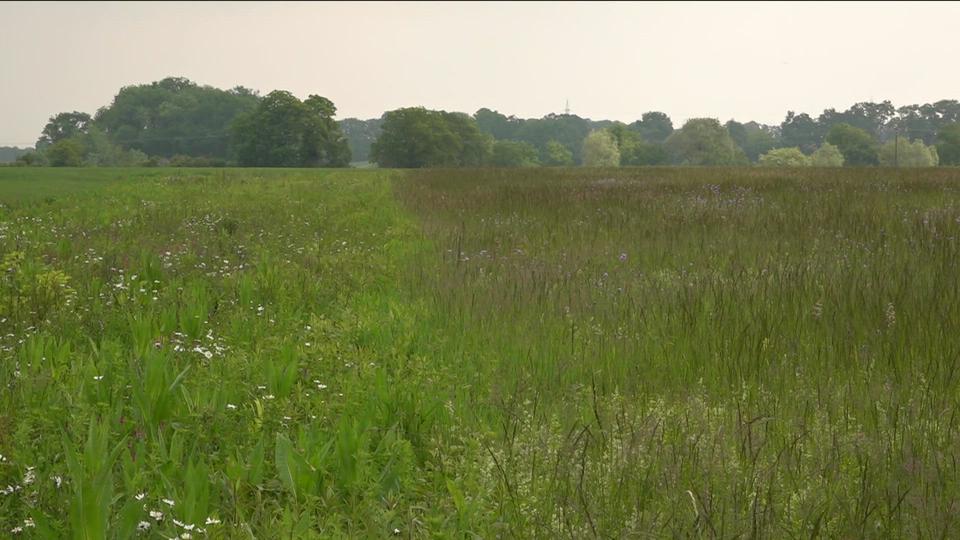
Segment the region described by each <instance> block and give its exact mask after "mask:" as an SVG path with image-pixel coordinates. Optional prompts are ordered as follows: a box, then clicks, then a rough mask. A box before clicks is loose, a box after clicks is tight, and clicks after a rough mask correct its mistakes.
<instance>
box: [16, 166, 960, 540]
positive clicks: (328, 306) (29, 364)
mask: <svg viewBox="0 0 960 540" xmlns="http://www.w3.org/2000/svg"><path fill="white" fill-rule="evenodd" d="M24 171H25V170H24V169H16V168H11V169H7V170H2V169H0V202H3V203H4V205H3V206H2V207H0V266H2V268H0V270H2V272H0V336H2V337H0V384H2V387H0V456H2V457H0V536H22V537H32V538H71V537H73V538H102V537H109V538H128V537H131V536H137V537H143V538H171V537H175V536H179V537H182V538H190V537H192V538H203V537H212V538H249V537H257V538H331V537H351V538H354V537H418V538H419V537H449V538H454V537H456V538H462V537H483V538H486V537H517V538H545V537H547V538H554V537H571V538H583V537H604V538H609V537H640V538H643V537H689V536H697V537H708V538H733V537H773V538H781V537H791V538H792V537H805V538H806V537H826V538H836V537H844V538H848V537H858V538H859V537H876V538H890V537H903V538H915V537H921V538H927V537H938V538H949V537H953V536H956V535H958V534H960V524H958V523H957V521H956V519H955V517H954V516H955V515H956V514H957V512H956V510H957V509H958V501H960V486H958V484H957V480H956V479H957V478H958V474H957V472H958V471H957V470H956V467H957V465H956V458H957V448H960V440H958V439H960V437H958V431H957V429H958V423H960V420H958V418H957V416H956V411H957V401H958V399H960V392H958V374H957V369H956V368H957V358H958V353H960V335H958V333H957V332H956V331H955V329H956V328H957V327H958V324H960V303H958V300H960V298H958V296H960V293H958V288H960V285H958V282H957V275H958V274H957V264H958V263H957V256H958V238H960V191H958V188H957V186H958V185H960V184H958V181H960V173H958V172H956V171H953V170H949V169H925V170H922V171H921V170H892V169H886V170H881V169H870V170H868V169H864V170H857V169H805V170H764V169H708V168H704V169H677V168H671V169H615V170H591V169H538V170H430V171H411V172H405V173H400V172H393V171H382V170H364V171H317V170H283V169H277V170H229V169H224V170H215V171H211V170H185V169H184V170H173V169H144V170H138V169H131V170H109V169H104V170H96V169H84V170H73V171H69V170H68V171H57V170H43V171H40V172H38V171H36V170H26V172H24ZM25 174H26V175H31V176H29V177H28V176H23V175H25Z"/></svg>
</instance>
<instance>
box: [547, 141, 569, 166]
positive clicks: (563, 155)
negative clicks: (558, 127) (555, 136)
mask: <svg viewBox="0 0 960 540" xmlns="http://www.w3.org/2000/svg"><path fill="white" fill-rule="evenodd" d="M541 156H542V158H541V160H540V161H541V162H542V163H543V164H544V165H547V166H550V167H568V166H570V165H573V152H572V151H571V150H570V149H569V148H567V147H566V146H564V145H563V143H561V142H560V141H547V146H546V148H544V149H543V151H542V152H541Z"/></svg>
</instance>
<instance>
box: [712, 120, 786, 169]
mask: <svg viewBox="0 0 960 540" xmlns="http://www.w3.org/2000/svg"><path fill="white" fill-rule="evenodd" d="M724 127H726V128H727V131H728V132H730V137H731V138H732V139H733V142H735V143H737V146H739V147H740V148H742V149H743V152H744V153H745V154H746V155H747V158H748V159H749V160H750V161H757V160H758V159H759V158H760V155H761V154H764V153H766V152H768V151H770V150H772V149H773V148H776V147H777V142H778V141H777V135H776V130H775V128H773V127H771V126H765V125H763V124H758V123H756V122H747V123H746V124H742V123H740V122H737V121H736V120H730V121H728V122H727V123H726V124H724Z"/></svg>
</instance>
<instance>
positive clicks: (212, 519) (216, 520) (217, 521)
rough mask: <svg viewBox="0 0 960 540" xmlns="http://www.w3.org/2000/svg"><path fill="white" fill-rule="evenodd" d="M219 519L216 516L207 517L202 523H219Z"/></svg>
mask: <svg viewBox="0 0 960 540" xmlns="http://www.w3.org/2000/svg"><path fill="white" fill-rule="evenodd" d="M219 524H220V520H219V519H217V518H209V517H208V518H207V521H205V522H204V525H219Z"/></svg>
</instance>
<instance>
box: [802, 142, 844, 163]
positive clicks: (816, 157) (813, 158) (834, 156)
mask: <svg viewBox="0 0 960 540" xmlns="http://www.w3.org/2000/svg"><path fill="white" fill-rule="evenodd" d="M810 164H811V165H813V166H814V167H842V166H843V154H841V153H840V149H839V148H837V147H836V146H834V145H832V144H830V143H823V144H821V145H820V148H817V150H816V151H815V152H814V153H812V154H810Z"/></svg>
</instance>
